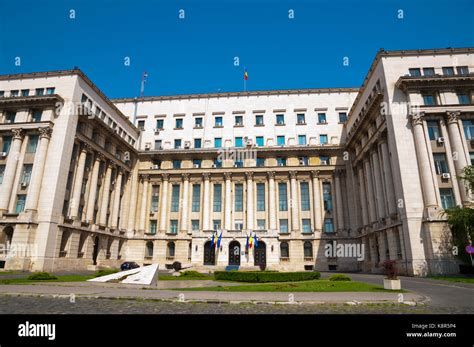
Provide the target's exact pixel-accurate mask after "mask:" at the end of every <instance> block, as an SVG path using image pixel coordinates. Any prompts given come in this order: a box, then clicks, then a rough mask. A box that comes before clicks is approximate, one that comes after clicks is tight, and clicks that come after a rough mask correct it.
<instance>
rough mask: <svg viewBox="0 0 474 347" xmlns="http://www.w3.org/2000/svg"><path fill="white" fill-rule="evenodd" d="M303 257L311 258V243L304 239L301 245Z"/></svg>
mask: <svg viewBox="0 0 474 347" xmlns="http://www.w3.org/2000/svg"><path fill="white" fill-rule="evenodd" d="M303 249H304V257H305V258H312V257H313V244H312V243H311V242H309V241H305V242H304V245H303Z"/></svg>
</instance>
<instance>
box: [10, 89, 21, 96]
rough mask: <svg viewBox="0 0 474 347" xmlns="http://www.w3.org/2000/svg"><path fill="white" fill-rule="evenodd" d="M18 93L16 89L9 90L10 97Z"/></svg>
mask: <svg viewBox="0 0 474 347" xmlns="http://www.w3.org/2000/svg"><path fill="white" fill-rule="evenodd" d="M18 93H19V91H18V90H12V91H11V92H10V96H11V97H16V96H18Z"/></svg>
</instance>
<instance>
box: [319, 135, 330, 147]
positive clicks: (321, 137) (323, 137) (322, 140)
mask: <svg viewBox="0 0 474 347" xmlns="http://www.w3.org/2000/svg"><path fill="white" fill-rule="evenodd" d="M319 143H320V144H322V145H326V144H327V143H328V136H327V135H324V134H322V135H319Z"/></svg>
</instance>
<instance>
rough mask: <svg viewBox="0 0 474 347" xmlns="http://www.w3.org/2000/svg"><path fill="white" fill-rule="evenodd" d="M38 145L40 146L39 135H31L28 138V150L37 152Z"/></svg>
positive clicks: (28, 151)
mask: <svg viewBox="0 0 474 347" xmlns="http://www.w3.org/2000/svg"><path fill="white" fill-rule="evenodd" d="M36 147H38V135H30V136H29V139H28V146H27V147H26V152H27V153H35V152H36Z"/></svg>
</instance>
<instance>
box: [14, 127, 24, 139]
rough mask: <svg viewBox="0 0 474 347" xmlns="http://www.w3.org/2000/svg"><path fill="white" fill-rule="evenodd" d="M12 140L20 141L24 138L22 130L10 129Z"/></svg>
mask: <svg viewBox="0 0 474 347" xmlns="http://www.w3.org/2000/svg"><path fill="white" fill-rule="evenodd" d="M12 133H13V139H14V140H22V139H23V137H24V136H25V133H24V132H23V129H12Z"/></svg>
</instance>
